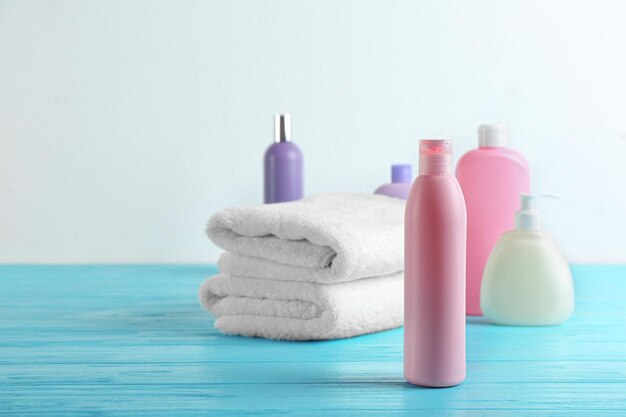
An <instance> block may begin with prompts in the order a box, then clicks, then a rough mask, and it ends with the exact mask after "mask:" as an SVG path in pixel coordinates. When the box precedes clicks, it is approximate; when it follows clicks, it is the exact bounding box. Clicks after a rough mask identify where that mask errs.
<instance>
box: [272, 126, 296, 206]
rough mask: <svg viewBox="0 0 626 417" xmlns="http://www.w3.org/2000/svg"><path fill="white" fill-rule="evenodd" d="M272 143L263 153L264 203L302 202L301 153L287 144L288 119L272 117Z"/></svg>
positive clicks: (289, 134)
mask: <svg viewBox="0 0 626 417" xmlns="http://www.w3.org/2000/svg"><path fill="white" fill-rule="evenodd" d="M274 142H275V143H273V144H272V145H271V146H270V147H269V148H267V151H266V152H265V158H264V165H265V200H264V201H265V203H266V204H268V203H281V202H284V201H293V200H299V199H301V198H302V188H303V186H302V152H301V151H300V148H298V146H297V145H295V144H294V143H292V142H291V116H290V115H289V114H277V115H275V116H274Z"/></svg>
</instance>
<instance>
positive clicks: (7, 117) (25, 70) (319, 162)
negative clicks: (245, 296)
mask: <svg viewBox="0 0 626 417" xmlns="http://www.w3.org/2000/svg"><path fill="white" fill-rule="evenodd" d="M625 18H626V2H623V1H613V2H611V1H597V0H593V1H569V0H562V1H561V0H559V1H556V0H555V1H544V0H541V1H501V0H495V1H439V0H438V1H434V0H433V1H413V0H406V1H334V0H326V1H319V0H316V1H289V0H284V1H227V0H225V1H204V2H200V1H198V2H191V1H187V2H181V1H162V0H159V1H133V2H129V1H47V2H44V1H33V2H30V1H19V2H18V1H2V2H0V262H15V263H21V262H36V263H69V262H84V263H90V262H207V261H214V260H215V259H216V258H217V256H218V254H219V250H218V249H217V248H216V247H214V246H213V245H212V244H211V243H210V242H209V241H208V240H207V239H206V238H205V237H204V234H203V229H204V225H205V222H206V220H207V219H208V217H209V215H210V214H211V213H212V212H214V211H216V210H218V209H220V208H223V207H226V206H232V205H240V204H254V203H258V202H260V201H261V198H262V196H261V192H262V187H261V180H262V176H261V175H262V166H261V160H262V154H263V152H264V149H265V148H266V146H268V145H269V144H270V142H271V141H272V138H273V133H272V117H273V114H274V113H275V112H291V113H292V115H293V119H294V120H293V122H294V141H295V142H297V143H298V144H299V145H300V146H301V147H302V149H303V151H304V154H305V162H306V167H305V175H306V192H307V194H315V193H320V192H324V191H339V190H343V191H360V192H370V191H372V190H373V189H374V188H375V187H376V186H378V185H380V184H381V183H383V182H386V181H387V180H388V176H389V165H390V164H391V163H394V162H404V161H409V162H413V163H416V162H417V141H418V139H419V138H422V137H448V138H451V139H453V140H454V141H455V146H456V154H457V157H458V156H459V155H460V154H461V153H462V152H465V151H467V150H468V149H470V148H472V147H474V146H475V144H476V138H475V131H476V127H477V126H478V124H480V123H483V122H490V121H503V122H506V123H508V125H509V126H510V136H511V138H510V142H511V145H512V146H513V147H515V148H517V149H519V150H520V151H522V152H523V153H524V154H525V155H526V156H527V157H528V159H529V161H530V165H531V169H532V182H533V188H534V189H535V190H536V191H543V192H554V193H558V194H560V196H561V197H562V198H561V200H559V201H558V202H551V201H547V202H545V203H544V204H542V206H543V207H544V213H545V218H544V220H545V223H546V226H547V228H548V229H549V230H550V231H551V232H552V233H553V234H554V235H555V237H556V238H557V240H558V241H559V242H560V243H561V245H562V247H563V248H564V250H565V252H566V254H567V256H568V257H569V259H571V260H572V261H574V262H626V221H625V220H624V219H625V215H626V23H625V22H626V20H625Z"/></svg>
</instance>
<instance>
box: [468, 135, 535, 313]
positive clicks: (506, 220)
mask: <svg viewBox="0 0 626 417" xmlns="http://www.w3.org/2000/svg"><path fill="white" fill-rule="evenodd" d="M506 145H507V128H506V126H505V125H502V124H497V125H482V126H480V127H479V128H478V149H475V150H472V151H469V152H468V153H466V154H465V155H463V157H462V158H461V159H460V160H459V162H458V164H457V167H456V177H457V179H458V180H459V184H460V185H461V189H462V190H463V195H464V197H465V204H466V206H467V295H466V297H467V314H468V315H472V316H473V315H480V314H482V313H481V311H480V281H481V279H482V276H483V269H484V267H485V262H487V258H488V257H489V254H490V253H491V250H492V249H493V247H494V246H495V244H496V242H497V241H498V238H499V237H500V235H501V234H502V233H504V232H506V231H507V230H511V229H512V228H513V218H514V216H513V215H514V213H515V210H517V207H518V194H519V193H520V192H528V190H529V188H530V174H529V170H528V163H527V162H526V159H525V158H524V157H523V156H522V154H520V153H519V152H517V151H514V150H513V149H509V148H507V147H506Z"/></svg>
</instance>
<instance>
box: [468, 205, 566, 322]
mask: <svg viewBox="0 0 626 417" xmlns="http://www.w3.org/2000/svg"><path fill="white" fill-rule="evenodd" d="M520 196H521V207H520V209H519V210H518V211H517V212H516V213H515V225H516V229H515V230H511V231H509V232H506V233H504V234H503V235H502V236H501V237H500V239H499V241H498V243H497V244H496V246H495V247H494V249H493V251H492V252H491V255H490V256H489V259H488V260H487V264H486V265H485V271H484V275H483V279H482V284H481V288H480V307H481V309H482V311H483V314H484V316H485V317H486V318H487V319H488V320H489V321H491V322H493V323H495V324H502V325H512V326H548V325H556V324H560V323H563V322H564V321H565V320H567V319H568V318H569V317H570V316H571V315H572V312H573V311H574V283H573V280H572V274H571V271H570V268H569V264H568V263H567V260H566V259H565V257H564V256H563V254H562V253H561V251H560V249H559V247H558V246H557V244H556V242H555V241H554V240H553V239H552V237H551V236H550V235H548V234H547V233H545V232H543V231H542V230H541V213H540V212H539V211H538V210H537V209H535V208H534V203H535V200H536V198H538V197H554V196H552V195H545V194H544V195H531V194H525V193H520Z"/></svg>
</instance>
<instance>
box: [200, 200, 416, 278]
mask: <svg viewBox="0 0 626 417" xmlns="http://www.w3.org/2000/svg"><path fill="white" fill-rule="evenodd" d="M403 221H404V201H403V200H400V199H395V198H390V197H385V196H380V195H370V194H349V193H332V194H321V195H318V196H314V197H309V198H306V199H303V200H299V201H295V202H290V203H280V204H268V205H262V206H255V207H245V208H231V209H226V210H222V211H220V212H218V213H216V214H215V215H213V216H212V217H211V219H210V220H209V224H208V226H207V235H208V236H209V238H210V239H211V240H212V241H213V242H215V243H216V244H217V245H218V246H220V247H222V248H223V249H225V250H227V251H229V252H232V253H231V254H225V255H224V256H222V258H221V259H220V268H222V271H223V272H228V273H230V274H232V275H239V276H249V277H250V276H253V277H258V278H270V279H277V280H287V281H289V280H293V281H310V282H320V283H333V282H335V283H336V282H344V281H351V280H355V279H359V278H365V277H377V276H382V275H390V274H394V273H397V272H400V271H402V270H403V268H404V260H403V255H404V254H403V245H404V237H403V236H404V222H403Z"/></svg>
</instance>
